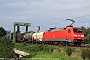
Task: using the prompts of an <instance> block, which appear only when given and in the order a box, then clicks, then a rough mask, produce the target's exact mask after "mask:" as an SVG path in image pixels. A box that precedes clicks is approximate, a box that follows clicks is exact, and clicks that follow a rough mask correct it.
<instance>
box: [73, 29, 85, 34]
mask: <svg viewBox="0 0 90 60" xmlns="http://www.w3.org/2000/svg"><path fill="white" fill-rule="evenodd" d="M73 31H74V32H76V33H82V32H83V31H82V30H81V29H73Z"/></svg>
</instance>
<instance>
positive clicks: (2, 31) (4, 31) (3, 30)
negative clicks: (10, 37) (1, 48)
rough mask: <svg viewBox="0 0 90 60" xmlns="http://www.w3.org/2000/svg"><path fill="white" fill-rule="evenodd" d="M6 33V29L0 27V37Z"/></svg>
mask: <svg viewBox="0 0 90 60" xmlns="http://www.w3.org/2000/svg"><path fill="white" fill-rule="evenodd" d="M5 35H6V30H5V29H4V28H3V27H0V37H3V36H5Z"/></svg>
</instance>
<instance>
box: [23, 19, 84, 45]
mask: <svg viewBox="0 0 90 60" xmlns="http://www.w3.org/2000/svg"><path fill="white" fill-rule="evenodd" d="M68 20H69V19H68ZM71 21H72V22H73V23H74V21H73V20H71ZM73 23H72V24H73ZM72 24H71V25H69V26H67V27H66V28H64V29H56V28H50V30H48V31H44V32H40V31H39V32H36V33H35V32H30V33H26V34H25V35H24V39H25V40H26V39H29V40H30V41H32V42H34V43H38V42H41V43H52V44H53V43H55V42H57V43H58V44H60V43H61V44H63V45H70V44H74V45H81V43H82V42H83V41H84V33H83V31H82V28H77V27H73V26H72Z"/></svg>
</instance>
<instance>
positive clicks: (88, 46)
mask: <svg viewBox="0 0 90 60" xmlns="http://www.w3.org/2000/svg"><path fill="white" fill-rule="evenodd" d="M27 45H30V46H37V45H41V44H30V43H27ZM43 45H48V46H57V47H63V48H65V47H67V45H66V46H63V45H61V44H58V45H57V44H53V45H52V44H43ZM68 47H74V48H90V44H82V45H81V46H73V45H72V46H68Z"/></svg>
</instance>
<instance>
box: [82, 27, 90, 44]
mask: <svg viewBox="0 0 90 60" xmlns="http://www.w3.org/2000/svg"><path fill="white" fill-rule="evenodd" d="M81 28H82V29H83V32H84V35H85V39H84V40H85V43H90V27H87V28H86V27H83V26H82V27H81Z"/></svg>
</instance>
